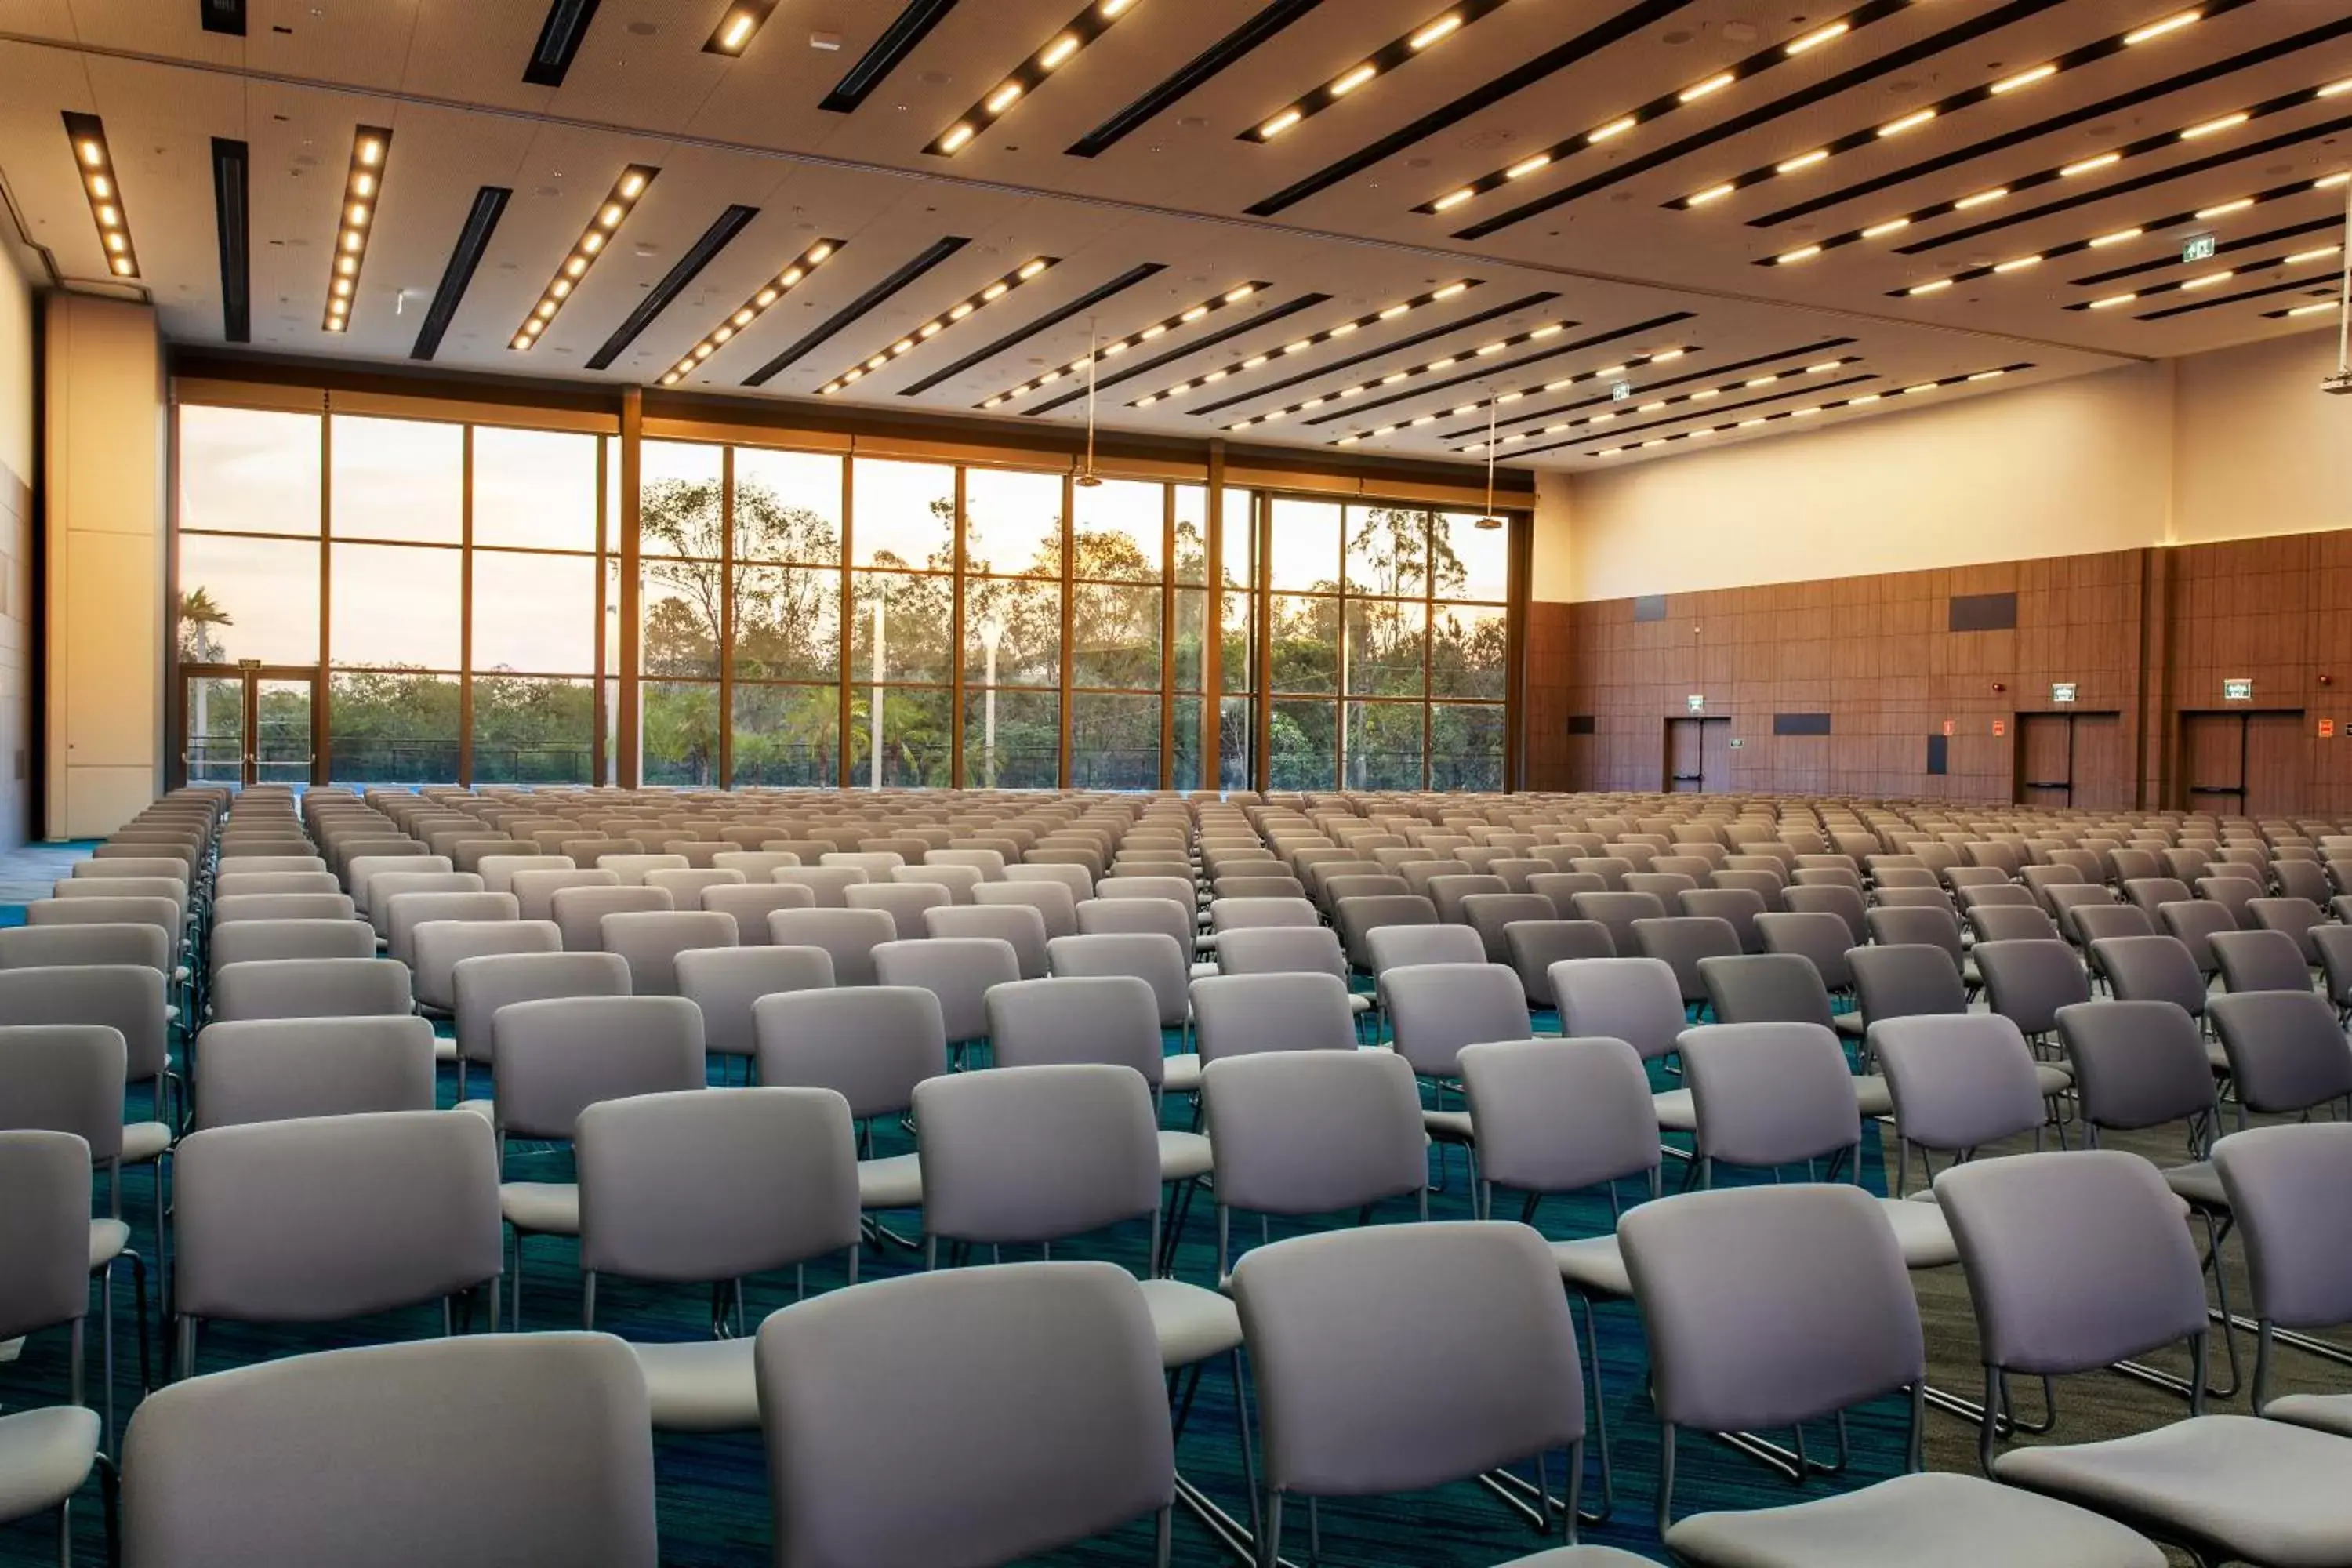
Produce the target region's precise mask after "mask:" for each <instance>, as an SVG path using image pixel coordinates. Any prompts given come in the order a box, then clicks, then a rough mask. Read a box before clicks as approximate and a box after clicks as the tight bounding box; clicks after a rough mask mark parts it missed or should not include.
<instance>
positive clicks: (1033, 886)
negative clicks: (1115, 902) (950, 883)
mask: <svg viewBox="0 0 2352 1568" xmlns="http://www.w3.org/2000/svg"><path fill="white" fill-rule="evenodd" d="M1013 869H1014V868H1006V877H1007V879H1006V880H1004V881H1002V882H982V884H981V885H980V886H979V887H977V888H974V889H972V893H971V898H972V902H973V903H975V904H978V905H980V906H981V907H982V908H984V909H985V908H992V907H995V906H997V905H1002V904H1026V905H1028V906H1029V907H1030V908H1032V909H1034V910H1036V911H1037V912H1038V914H1039V915H1040V916H1042V917H1044V919H1045V934H1046V935H1047V936H1049V937H1054V936H1076V935H1077V934H1078V898H1077V895H1076V894H1075V893H1073V892H1072V891H1071V889H1070V888H1069V887H1068V885H1067V884H1066V883H1057V882H1046V881H1036V880H1032V879H1013V877H1012V871H1013ZM1040 869H1043V868H1040ZM1066 869H1077V868H1066Z"/></svg>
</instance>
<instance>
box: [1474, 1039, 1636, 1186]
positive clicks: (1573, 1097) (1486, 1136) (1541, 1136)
mask: <svg viewBox="0 0 2352 1568" xmlns="http://www.w3.org/2000/svg"><path fill="white" fill-rule="evenodd" d="M1461 1067H1462V1087H1463V1089H1464V1091H1465V1095H1466V1098H1467V1099H1468V1100H1469V1102H1470V1125H1471V1128H1472V1131H1474V1133H1475V1136H1476V1141H1477V1148H1478V1174H1479V1178H1480V1179H1481V1180H1482V1181H1485V1182H1487V1183H1490V1184H1494V1185H1496V1186H1501V1187H1507V1188H1510V1189H1512V1190H1514V1191H1517V1192H1524V1193H1570V1192H1576V1191H1579V1190H1581V1189H1583V1188H1586V1187H1592V1186H1599V1185H1601V1184H1605V1183H1610V1182H1614V1181H1617V1180H1618V1179H1620V1178H1621V1177H1624V1176H1633V1175H1648V1174H1650V1173H1654V1172H1655V1171H1656V1170H1657V1169H1658V1161H1659V1152H1658V1115H1657V1110H1656V1106H1655V1104H1654V1101H1653V1100H1651V1097H1650V1079H1649V1073H1648V1070H1647V1069H1646V1068H1644V1067H1643V1064H1642V1058H1641V1057H1640V1056H1639V1055H1638V1054H1637V1053H1636V1052H1635V1051H1634V1049H1633V1047H1631V1046H1629V1045H1627V1044H1626V1043H1625V1042H1624V1041H1622V1040H1612V1039H1561V1040H1555V1039H1539V1040H1492V1041H1484V1042H1481V1043H1479V1044H1476V1045H1468V1046H1465V1047H1462V1058H1461Z"/></svg>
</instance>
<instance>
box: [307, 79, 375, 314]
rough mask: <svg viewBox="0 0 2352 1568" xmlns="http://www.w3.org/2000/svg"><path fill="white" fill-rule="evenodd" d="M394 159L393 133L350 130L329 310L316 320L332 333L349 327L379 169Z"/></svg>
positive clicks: (371, 225)
mask: <svg viewBox="0 0 2352 1568" xmlns="http://www.w3.org/2000/svg"><path fill="white" fill-rule="evenodd" d="M391 160H392V132H389V131H387V130H385V129H384V128H383V126H381V125H362V126H361V127H359V128H358V129H357V130H356V131H354V132H352V163H351V167H350V169H349V170H348V171H346V172H345V174H344V175H343V196H342V204H343V205H342V210H341V213H340V214H339V215H338V216H337V217H336V220H335V256H334V259H333V260H332V261H331V262H330V263H329V264H328V272H327V313H326V317H325V319H324V320H322V321H320V323H319V324H320V327H322V328H324V329H325V330H326V331H331V332H340V331H344V330H345V329H347V328H348V327H349V326H350V325H351V321H352V300H353V299H355V298H357V297H358V294H359V288H360V268H362V267H363V266H365V265H366V263H367V247H368V236H370V235H371V234H373V233H374V232H375V209H376V203H377V202H378V200H380V199H381V197H382V196H383V171H384V168H385V165H386V164H388V163H390V162H391Z"/></svg>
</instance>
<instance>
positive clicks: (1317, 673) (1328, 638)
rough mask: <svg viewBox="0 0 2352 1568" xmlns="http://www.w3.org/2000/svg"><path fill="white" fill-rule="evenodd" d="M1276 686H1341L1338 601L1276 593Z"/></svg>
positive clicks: (1289, 688) (1286, 688)
mask: <svg viewBox="0 0 2352 1568" xmlns="http://www.w3.org/2000/svg"><path fill="white" fill-rule="evenodd" d="M1273 616H1274V625H1273V627H1272V642H1273V656H1274V689H1275V690H1276V691H1337V690H1339V600H1337V599H1302V598H1293V597H1290V596H1288V595H1276V597H1275V600H1274V605H1273Z"/></svg>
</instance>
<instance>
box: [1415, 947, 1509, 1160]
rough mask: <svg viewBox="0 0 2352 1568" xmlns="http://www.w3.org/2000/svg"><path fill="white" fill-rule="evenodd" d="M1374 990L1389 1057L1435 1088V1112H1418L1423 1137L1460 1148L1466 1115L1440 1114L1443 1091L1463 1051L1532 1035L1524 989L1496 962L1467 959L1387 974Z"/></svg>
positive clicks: (1466, 1135)
mask: <svg viewBox="0 0 2352 1568" xmlns="http://www.w3.org/2000/svg"><path fill="white" fill-rule="evenodd" d="M1448 929H1454V930H1459V929H1461V928H1459V927H1454V928H1448ZM1381 994H1382V997H1383V999H1384V1005H1385V1006H1386V1008H1387V1012H1388V1016H1389V1026H1390V1028H1391V1032H1392V1033H1393V1035H1394V1037H1395V1041H1396V1054H1397V1055H1398V1056H1400V1057H1402V1058H1404V1060H1405V1062H1406V1063H1407V1064H1408V1065H1409V1066H1410V1067H1412V1070H1413V1075H1414V1076H1415V1077H1416V1078H1419V1079H1423V1080H1425V1081H1426V1082H1428V1083H1429V1084H1431V1085H1432V1086H1433V1089H1435V1091H1436V1102H1437V1106H1438V1109H1436V1110H1430V1111H1426V1112H1424V1113H1423V1122H1424V1124H1425V1125H1426V1127H1427V1129H1428V1131H1429V1134H1430V1136H1431V1137H1433V1138H1434V1139H1436V1140H1438V1142H1441V1143H1461V1144H1467V1143H1468V1142H1470V1138H1471V1129H1470V1114H1469V1112H1468V1111H1466V1110H1445V1109H1444V1103H1445V1089H1446V1086H1447V1085H1449V1084H1452V1083H1455V1082H1458V1081H1459V1079H1460V1078H1461V1076H1462V1064H1461V1056H1462V1047H1465V1046H1467V1045H1472V1044H1475V1043H1476V1042H1479V1041H1484V1040H1524V1039H1526V1038H1528V1037H1529V1036H1530V1035H1531V1034H1533V1033H1534V1029H1533V1026H1532V1025H1531V1024H1530V1023H1529V1021H1528V997H1527V990H1526V988H1525V987H1524V986H1522V985H1521V984H1519V977H1518V975H1517V973H1515V972H1514V971H1511V970H1508V969H1506V968H1504V967H1503V966H1502V965H1501V964H1499V963H1477V962H1471V963H1416V964H1408V965H1405V966H1404V967H1402V968H1398V969H1391V970H1390V971H1388V973H1385V974H1384V975H1382V976H1381Z"/></svg>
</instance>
